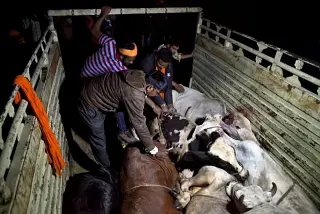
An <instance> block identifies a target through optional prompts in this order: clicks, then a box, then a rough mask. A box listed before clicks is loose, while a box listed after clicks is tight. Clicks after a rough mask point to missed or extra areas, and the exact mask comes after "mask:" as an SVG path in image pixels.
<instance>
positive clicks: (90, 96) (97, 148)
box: [78, 70, 158, 167]
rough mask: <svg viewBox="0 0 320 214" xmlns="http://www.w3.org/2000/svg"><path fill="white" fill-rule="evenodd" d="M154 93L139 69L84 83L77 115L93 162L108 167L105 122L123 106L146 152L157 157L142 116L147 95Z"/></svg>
mask: <svg viewBox="0 0 320 214" xmlns="http://www.w3.org/2000/svg"><path fill="white" fill-rule="evenodd" d="M156 94H157V91H156V90H155V89H154V88H153V86H151V85H147V84H146V81H145V74H144V72H143V71H140V70H128V71H126V72H116V73H107V74H105V75H103V76H100V77H96V78H92V79H90V80H89V81H88V82H86V84H85V86H84V88H83V90H82V92H81V95H80V101H79V107H78V109H79V112H80V115H81V117H82V119H83V121H84V123H85V125H86V126H87V128H88V133H89V135H88V141H89V143H90V146H91V149H92V152H93V155H94V157H95V158H96V160H97V161H98V162H99V163H100V164H102V165H103V166H105V167H109V166H110V160H109V155H108V151H107V148H108V146H107V144H108V143H110V142H108V141H107V139H106V134H105V129H104V123H105V120H106V119H108V118H106V117H108V114H106V113H108V112H116V111H117V110H118V109H119V108H121V107H124V108H125V109H126V111H127V113H128V116H129V119H130V121H131V123H132V125H133V127H134V128H135V130H136V132H137V135H138V137H139V138H140V140H141V141H142V143H143V144H144V147H145V149H146V152H149V153H151V154H153V155H154V154H156V153H157V152H158V148H157V147H156V146H155V145H154V143H153V141H152V138H151V135H150V133H149V131H148V128H147V125H146V118H145V116H144V115H143V109H144V105H145V99H146V96H155V95H156Z"/></svg>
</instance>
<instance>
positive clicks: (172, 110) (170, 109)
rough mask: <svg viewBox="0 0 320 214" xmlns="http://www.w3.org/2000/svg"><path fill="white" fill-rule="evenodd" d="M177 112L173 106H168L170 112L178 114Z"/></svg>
mask: <svg viewBox="0 0 320 214" xmlns="http://www.w3.org/2000/svg"><path fill="white" fill-rule="evenodd" d="M176 111H177V110H176V109H175V108H174V107H173V104H168V112H170V113H174V112H176Z"/></svg>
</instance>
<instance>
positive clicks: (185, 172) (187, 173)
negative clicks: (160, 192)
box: [181, 169, 193, 178]
mask: <svg viewBox="0 0 320 214" xmlns="http://www.w3.org/2000/svg"><path fill="white" fill-rule="evenodd" d="M181 174H182V176H183V177H184V178H192V176H193V171H191V170H190V169H184V170H183V171H182V172H181Z"/></svg>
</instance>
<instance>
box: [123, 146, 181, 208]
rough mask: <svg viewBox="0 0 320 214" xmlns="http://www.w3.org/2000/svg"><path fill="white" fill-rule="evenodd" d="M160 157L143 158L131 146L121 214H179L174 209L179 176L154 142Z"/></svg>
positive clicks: (124, 163) (124, 167)
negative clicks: (174, 196) (175, 190)
mask: <svg viewBox="0 0 320 214" xmlns="http://www.w3.org/2000/svg"><path fill="white" fill-rule="evenodd" d="M155 144H156V146H157V147H158V149H159V154H160V155H161V156H158V154H157V155H156V156H152V155H148V154H142V153H141V151H140V150H139V148H138V147H133V146H131V145H128V146H127V147H126V153H125V156H124V159H123V163H122V167H121V172H120V184H121V194H122V202H121V205H120V209H121V213H123V214H126V213H128V214H132V213H141V214H142V213H146V214H148V213H153V214H163V213H168V214H178V213H181V212H180V211H178V210H176V209H175V208H174V206H173V205H174V198H173V195H174V191H173V188H174V187H175V185H176V183H177V181H178V172H177V170H176V168H175V166H174V164H173V163H172V162H171V160H170V158H169V156H168V154H167V153H166V152H165V147H164V146H163V145H161V144H160V143H159V142H155Z"/></svg>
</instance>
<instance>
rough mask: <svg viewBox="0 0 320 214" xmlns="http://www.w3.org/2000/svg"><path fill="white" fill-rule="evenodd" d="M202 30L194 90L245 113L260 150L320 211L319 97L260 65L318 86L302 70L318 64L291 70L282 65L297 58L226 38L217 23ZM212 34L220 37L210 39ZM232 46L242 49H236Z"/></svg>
mask: <svg viewBox="0 0 320 214" xmlns="http://www.w3.org/2000/svg"><path fill="white" fill-rule="evenodd" d="M206 21H207V22H208V20H206ZM212 26H214V27H212ZM201 28H202V30H201V32H200V33H199V32H198V35H197V39H196V50H195V54H194V68H193V76H192V78H193V83H192V87H193V88H195V89H198V90H200V91H201V92H203V93H205V94H207V95H208V96H210V97H216V98H219V99H222V100H223V101H225V102H226V105H227V108H228V110H235V109H239V108H240V109H242V110H244V111H245V112H246V116H247V117H248V119H249V120H250V122H251V123H252V126H253V131H254V132H255V134H256V136H257V139H258V140H259V142H260V144H261V146H262V147H263V148H264V149H266V151H268V152H269V154H270V155H271V157H272V158H273V159H275V161H276V162H277V163H278V164H280V165H281V166H282V167H283V168H284V170H285V171H286V172H287V173H288V174H289V175H290V176H291V177H292V178H293V179H294V180H296V181H297V183H298V184H299V185H300V186H301V187H302V188H303V189H304V191H305V192H306V193H307V194H308V195H309V197H310V198H311V199H312V200H313V201H314V202H315V203H316V204H317V206H318V207H320V167H319V166H320V165H319V164H320V120H319V118H320V105H319V100H320V97H319V95H317V94H315V93H314V92H311V91H308V90H307V89H305V88H303V87H302V86H301V84H300V83H299V81H298V82H296V83H295V84H294V85H293V82H292V80H290V79H289V78H284V77H283V76H282V73H281V72H279V70H278V71H277V72H275V71H276V69H275V68H273V70H270V69H268V68H266V67H263V66H261V65H260V63H261V60H259V59H258V58H259V57H260V58H263V59H265V60H267V61H270V62H272V63H274V64H276V65H277V66H279V67H282V68H285V69H286V70H287V71H289V72H290V71H291V72H292V71H293V72H292V73H293V74H295V75H298V76H300V77H301V78H306V79H307V80H309V81H310V80H311V82H313V83H315V84H316V85H319V84H318V83H319V82H320V80H319V79H317V78H316V77H311V76H310V75H306V73H304V72H303V71H301V69H302V68H303V65H304V64H309V65H312V66H315V67H316V68H318V65H316V64H314V63H311V62H308V61H306V60H304V59H301V58H297V60H296V63H295V68H294V67H291V68H290V69H288V66H289V65H283V64H284V63H283V62H281V63H279V61H280V59H281V56H282V55H283V54H287V55H290V56H293V57H294V55H293V54H290V53H288V52H286V51H283V50H280V49H278V48H275V47H273V46H270V45H267V44H264V43H261V42H258V41H256V40H255V39H253V38H251V37H248V36H245V35H243V34H241V33H238V32H234V31H232V30H230V29H227V34H226V35H222V34H221V33H219V30H220V29H222V28H224V27H222V26H217V25H215V24H214V23H210V24H207V26H203V25H202V26H201ZM209 28H210V29H209ZM203 29H204V30H206V31H203ZM209 31H210V32H211V33H214V35H215V36H216V38H215V39H211V38H210V37H209V36H208V34H207V32H209ZM232 33H236V34H238V35H240V36H243V37H245V38H247V39H250V40H252V41H254V42H256V43H257V49H253V48H250V47H248V46H246V45H245V44H241V43H240V42H238V41H235V40H234V39H231V38H230V35H231V36H232ZM217 37H218V38H217ZM220 38H223V39H226V41H227V42H226V41H225V42H224V45H222V44H221V43H219V42H217V40H219V39H220ZM228 42H229V43H231V44H234V45H237V46H238V47H240V48H239V49H238V50H237V51H234V50H233V49H232V46H231V45H230V44H229V43H228ZM242 48H243V49H245V50H247V51H249V52H251V53H252V54H254V55H256V56H257V57H258V58H257V57H256V61H253V60H251V59H249V58H247V57H245V56H244V54H243V52H242ZM266 48H273V49H276V51H277V54H276V55H275V56H274V58H272V57H270V56H266V55H265V54H263V53H262V50H264V49H266ZM280 51H281V54H280ZM289 67H290V66H289ZM291 79H292V78H291ZM296 80H297V79H296ZM296 80H295V81H296Z"/></svg>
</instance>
